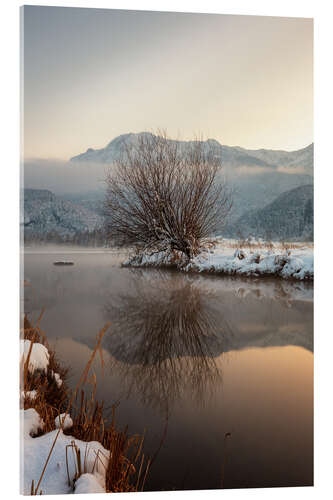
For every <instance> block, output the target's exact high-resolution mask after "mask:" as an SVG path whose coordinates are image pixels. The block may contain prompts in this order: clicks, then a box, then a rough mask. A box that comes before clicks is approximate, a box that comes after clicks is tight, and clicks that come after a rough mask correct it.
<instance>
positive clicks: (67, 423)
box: [54, 413, 73, 430]
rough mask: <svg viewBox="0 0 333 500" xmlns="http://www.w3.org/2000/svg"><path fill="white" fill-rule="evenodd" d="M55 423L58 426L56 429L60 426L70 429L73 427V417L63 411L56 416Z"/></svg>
mask: <svg viewBox="0 0 333 500" xmlns="http://www.w3.org/2000/svg"><path fill="white" fill-rule="evenodd" d="M54 423H55V426H56V429H59V427H61V426H62V428H63V429H64V430H66V429H70V428H71V427H73V420H72V419H71V417H70V415H66V413H61V415H60V417H59V416H58V417H56V418H55V419H54Z"/></svg>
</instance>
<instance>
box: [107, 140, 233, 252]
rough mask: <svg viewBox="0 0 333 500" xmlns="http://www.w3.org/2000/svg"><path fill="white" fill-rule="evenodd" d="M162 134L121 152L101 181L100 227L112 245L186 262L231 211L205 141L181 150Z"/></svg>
mask: <svg viewBox="0 0 333 500" xmlns="http://www.w3.org/2000/svg"><path fill="white" fill-rule="evenodd" d="M180 144H181V143H179V142H178V141H171V140H170V139H169V138H168V137H167V135H166V133H165V132H160V133H159V134H158V135H153V134H144V135H140V136H139V138H138V142H137V145H133V144H132V145H131V147H126V144H125V153H124V155H123V156H122V157H121V158H120V159H119V160H117V162H116V165H115V167H116V168H114V167H113V168H112V169H111V170H110V171H109V173H108V176H107V179H106V182H107V192H106V199H105V216H106V226H107V231H108V234H109V236H110V238H113V239H114V240H115V241H116V243H117V244H118V245H120V246H121V245H125V246H135V247H138V248H139V249H140V251H141V252H142V253H145V252H147V253H151V252H152V251H153V252H170V254H173V252H181V253H182V254H184V255H185V256H186V258H187V260H190V259H191V258H192V257H193V256H195V255H198V254H199V253H200V252H201V251H202V250H203V247H204V246H205V245H206V244H207V239H208V238H209V237H211V235H212V234H213V233H214V232H215V231H216V229H217V227H220V226H221V222H223V221H224V219H225V218H226V216H227V214H228V213H229V210H230V208H231V196H230V190H229V189H228V188H227V186H226V184H225V183H224V182H223V180H222V178H221V175H220V169H221V161H220V156H219V155H218V154H217V152H216V149H215V148H216V146H215V145H214V144H212V143H211V142H209V141H206V142H203V141H201V140H194V141H192V142H191V143H189V147H188V148H186V149H184V148H182V147H181V145H180Z"/></svg>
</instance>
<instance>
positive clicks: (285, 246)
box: [219, 238, 313, 252]
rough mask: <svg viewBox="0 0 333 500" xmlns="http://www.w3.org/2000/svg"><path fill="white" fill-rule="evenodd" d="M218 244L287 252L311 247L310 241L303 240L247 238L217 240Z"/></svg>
mask: <svg viewBox="0 0 333 500" xmlns="http://www.w3.org/2000/svg"><path fill="white" fill-rule="evenodd" d="M219 245H221V246H224V247H226V248H235V249H237V248H242V249H245V248H246V249H249V250H273V249H276V250H282V251H285V252H287V251H288V250H297V249H301V248H313V243H312V242H303V241H299V242H298V241H296V242H295V241H284V240H281V241H271V240H265V241H257V240H251V239H248V238H239V239H238V240H223V241H219Z"/></svg>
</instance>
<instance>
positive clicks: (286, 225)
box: [227, 185, 313, 241]
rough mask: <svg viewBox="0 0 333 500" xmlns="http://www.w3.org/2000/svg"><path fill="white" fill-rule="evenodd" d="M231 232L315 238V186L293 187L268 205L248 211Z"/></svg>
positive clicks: (256, 235) (291, 237)
mask: <svg viewBox="0 0 333 500" xmlns="http://www.w3.org/2000/svg"><path fill="white" fill-rule="evenodd" d="M227 234H228V235H229V236H233V237H235V236H238V235H241V236H242V237H248V236H251V235H252V236H255V237H261V238H271V239H292V240H295V239H297V240H303V241H307V240H313V185H305V186H300V187H297V188H295V189H291V190H289V191H287V192H285V193H282V194H281V195H280V196H278V197H277V198H276V199H275V200H274V201H273V202H272V203H270V204H269V205H267V206H265V207H264V208H260V209H257V210H253V211H250V212H248V213H247V214H245V215H243V216H241V217H240V218H239V219H238V220H237V221H236V222H235V223H234V224H233V225H232V226H230V227H229V228H228V230H227Z"/></svg>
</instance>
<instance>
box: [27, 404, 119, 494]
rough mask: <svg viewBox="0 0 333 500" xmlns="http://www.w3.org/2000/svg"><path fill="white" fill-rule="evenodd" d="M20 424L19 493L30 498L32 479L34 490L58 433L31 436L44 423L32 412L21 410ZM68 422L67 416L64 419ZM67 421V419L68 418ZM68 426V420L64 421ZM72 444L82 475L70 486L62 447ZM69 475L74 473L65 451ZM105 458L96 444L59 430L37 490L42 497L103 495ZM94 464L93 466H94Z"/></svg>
mask: <svg viewBox="0 0 333 500" xmlns="http://www.w3.org/2000/svg"><path fill="white" fill-rule="evenodd" d="M21 418H22V425H23V465H22V467H23V470H22V472H23V485H22V489H23V492H22V493H23V494H24V495H30V491H31V483H32V480H34V486H35V488H36V486H37V483H38V480H39V478H40V475H41V472H42V470H43V467H44V464H45V461H46V459H47V456H48V454H49V451H50V449H51V446H52V444H53V441H54V439H55V437H56V435H57V433H58V430H54V431H52V432H48V433H46V434H44V435H42V436H39V437H33V436H35V435H36V434H37V432H38V430H39V429H43V426H44V423H43V421H42V419H41V418H40V416H39V415H38V413H37V412H36V410H35V409H33V408H29V409H28V410H21ZM67 418H69V419H70V417H67ZM70 420H71V419H70ZM68 423H69V421H68ZM72 442H75V445H76V446H77V447H78V448H79V449H80V452H81V457H82V463H83V458H84V457H86V458H85V463H86V465H85V473H84V474H82V476H81V477H80V478H79V479H78V480H77V481H76V482H75V485H74V491H73V485H72V484H71V485H69V484H68V477H67V469H66V446H67V445H71V443H72ZM96 454H98V459H97V460H96ZM67 455H68V463H69V476H70V479H71V482H72V479H73V477H74V474H75V470H76V464H75V461H76V459H75V458H74V454H73V453H72V449H71V448H68V453H67ZM108 459H109V451H108V450H106V449H105V448H104V447H103V446H102V445H101V444H100V443H98V442H97V441H91V442H89V443H86V442H84V441H80V440H79V439H75V438H73V437H72V436H67V435H65V434H64V433H63V431H62V430H60V434H59V436H58V439H57V441H56V444H55V447H54V449H53V452H52V454H51V457H50V461H49V463H48V465H47V468H46V470H45V474H44V477H43V479H42V482H41V485H40V488H39V490H38V493H39V492H40V490H42V493H43V495H52V494H67V493H73V492H74V493H105V470H106V466H107V463H108ZM94 464H95V465H94Z"/></svg>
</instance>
